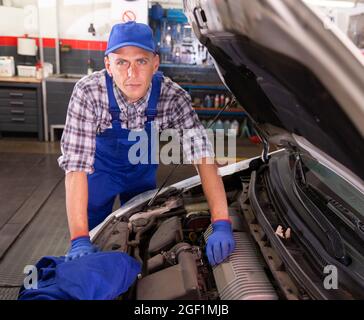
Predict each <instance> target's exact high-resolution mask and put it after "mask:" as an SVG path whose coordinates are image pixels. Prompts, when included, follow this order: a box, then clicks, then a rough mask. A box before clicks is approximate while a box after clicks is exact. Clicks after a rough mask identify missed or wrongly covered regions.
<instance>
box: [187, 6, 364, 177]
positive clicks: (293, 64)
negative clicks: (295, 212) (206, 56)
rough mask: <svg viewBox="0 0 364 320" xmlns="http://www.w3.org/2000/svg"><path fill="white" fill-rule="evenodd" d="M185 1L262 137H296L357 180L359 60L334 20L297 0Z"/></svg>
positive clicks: (362, 77) (362, 80)
mask: <svg viewBox="0 0 364 320" xmlns="http://www.w3.org/2000/svg"><path fill="white" fill-rule="evenodd" d="M184 5H185V11H186V13H187V15H188V16H189V19H190V22H191V24H192V27H193V29H194V32H195V34H196V35H197V37H198V38H199V40H200V41H201V42H202V43H203V44H204V45H205V46H206V47H207V48H208V51H209V53H210V54H211V56H212V57H213V58H214V60H215V65H216V68H217V70H218V72H219V74H220V76H221V78H222V80H223V81H224V83H225V85H226V86H227V87H228V88H229V90H230V91H231V92H232V93H233V94H234V96H235V97H236V99H237V100H238V101H239V103H240V104H241V105H242V106H243V107H244V108H245V110H246V111H247V113H248V114H249V116H250V117H251V118H252V120H253V121H254V122H255V123H256V125H257V126H258V127H259V128H260V129H261V130H262V132H263V133H264V134H265V135H266V136H267V137H268V138H272V136H273V135H275V134H277V133H287V132H288V133H289V134H294V135H296V136H302V137H304V138H305V139H306V140H308V141H309V142H310V143H311V144H312V145H314V146H315V147H317V148H318V149H320V150H322V151H323V152H324V153H326V154H327V155H329V156H331V157H332V158H333V159H335V160H336V161H338V162H339V163H341V164H342V165H344V166H345V167H346V168H347V169H349V170H350V171H351V172H352V173H353V174H354V175H356V176H357V177H359V178H360V179H361V180H362V181H363V180H364V166H363V165H362V163H361V162H362V155H363V154H364V143H363V142H364V141H363V140H364V139H363V136H364V125H363V123H364V106H363V105H364V59H363V57H362V56H361V55H360V52H359V50H358V49H357V48H356V47H355V46H354V45H353V44H352V43H351V42H350V41H349V40H348V39H346V38H345V37H344V36H343V35H342V34H341V33H340V31H338V30H337V29H336V28H335V26H333V25H325V24H324V22H323V21H322V20H321V19H320V18H319V17H318V16H317V15H316V14H315V13H314V12H313V11H311V10H310V9H309V8H308V7H307V6H306V5H305V4H304V3H302V2H301V1H297V0H281V1H276V0H261V1H251V0H226V1H217V0H212V1H208V0H205V1H203V0H201V1H196V0H191V1H189V0H185V3H184ZM268 128H269V129H268ZM272 128H273V129H274V130H270V129H272ZM283 136H285V137H286V136H287V135H283ZM292 140H294V139H292ZM275 141H276V142H277V139H276V138H275Z"/></svg>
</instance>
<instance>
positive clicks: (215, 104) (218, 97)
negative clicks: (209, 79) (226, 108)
mask: <svg viewBox="0 0 364 320" xmlns="http://www.w3.org/2000/svg"><path fill="white" fill-rule="evenodd" d="M214 107H215V108H216V109H217V108H219V107H220V96H219V95H218V94H216V95H215V103H214Z"/></svg>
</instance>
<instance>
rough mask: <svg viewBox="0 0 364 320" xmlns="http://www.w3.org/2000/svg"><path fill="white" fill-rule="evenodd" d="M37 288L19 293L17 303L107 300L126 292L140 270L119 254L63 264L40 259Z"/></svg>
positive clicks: (61, 259)
mask: <svg viewBox="0 0 364 320" xmlns="http://www.w3.org/2000/svg"><path fill="white" fill-rule="evenodd" d="M36 268H37V270H38V288H37V289H25V288H24V286H23V287H22V288H21V289H20V291H19V296H18V299H19V300H109V299H115V298H117V297H118V296H119V295H120V294H122V293H124V292H126V291H127V290H128V288H129V287H130V286H131V285H132V284H133V282H134V281H135V279H136V277H137V275H138V273H140V271H141V266H140V263H139V262H138V261H136V260H135V259H134V258H132V257H130V256H129V255H127V254H125V253H121V252H97V253H94V254H90V255H86V256H83V257H81V258H79V259H75V260H72V261H68V262H65V257H51V256H50V257H43V258H42V259H41V260H39V262H38V263H37V264H36Z"/></svg>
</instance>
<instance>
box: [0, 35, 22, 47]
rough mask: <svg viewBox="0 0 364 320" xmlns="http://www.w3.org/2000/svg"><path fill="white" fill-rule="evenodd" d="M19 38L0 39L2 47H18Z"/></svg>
mask: <svg viewBox="0 0 364 320" xmlns="http://www.w3.org/2000/svg"><path fill="white" fill-rule="evenodd" d="M17 39H18V37H0V46H4V47H5V46H7V47H12V46H16V45H17Z"/></svg>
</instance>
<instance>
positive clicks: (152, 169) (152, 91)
mask: <svg viewBox="0 0 364 320" xmlns="http://www.w3.org/2000/svg"><path fill="white" fill-rule="evenodd" d="M104 61H105V67H106V70H105V69H104V70H102V71H98V72H94V73H93V74H92V75H89V76H87V77H84V78H82V79H81V80H80V81H78V83H77V84H76V85H75V88H74V91H73V94H72V97H71V100H70V104H69V107H68V113H67V120H66V125H65V129H64V132H63V135H62V140H61V149H62V156H61V157H60V158H59V159H58V162H59V165H60V167H61V168H63V169H64V170H65V171H66V181H65V185H66V208H67V217H68V225H69V229H70V234H71V246H70V249H69V251H68V253H67V255H66V260H67V261H69V260H73V259H76V258H79V257H81V256H83V255H87V254H92V253H93V252H95V251H96V250H97V249H96V247H95V246H94V245H93V244H92V243H91V241H90V237H89V230H92V229H93V228H94V227H96V226H97V225H98V224H100V223H101V222H102V221H103V220H104V219H105V218H106V217H107V216H108V215H109V214H110V213H111V212H112V207H113V203H114V200H115V197H116V196H120V202H121V203H125V202H126V201H127V200H129V199H131V198H132V197H133V196H135V195H137V194H139V193H141V192H144V191H146V190H150V189H154V188H155V187H156V170H157V165H156V164H153V163H150V162H148V164H145V163H140V164H132V163H131V162H130V161H129V158H128V154H129V151H130V148H132V146H133V145H134V144H135V143H136V141H135V139H130V138H129V134H130V132H131V129H130V128H133V124H134V125H135V122H137V121H138V120H137V119H143V121H144V119H145V122H144V123H142V126H144V130H145V132H146V133H147V136H148V141H149V142H148V143H149V145H148V146H149V147H148V148H147V150H148V154H147V156H148V159H149V160H151V155H152V153H153V150H151V149H152V148H151V146H150V141H151V130H152V129H151V128H152V123H153V121H155V119H156V117H157V116H160V119H161V120H160V122H163V121H167V122H168V121H170V122H171V123H170V124H169V125H168V126H167V127H173V125H175V126H179V128H180V127H181V126H182V127H183V126H187V127H190V126H192V127H198V128H203V127H202V125H201V123H200V122H199V120H198V117H197V115H196V114H195V112H194V111H193V109H192V106H191V102H190V98H189V97H188V99H189V100H188V99H187V100H186V97H184V96H186V95H188V94H187V93H186V92H185V91H184V90H183V89H181V88H180V87H179V86H178V85H177V84H175V83H174V82H173V81H172V80H170V79H169V78H167V77H164V76H163V75H162V74H161V73H160V72H158V67H159V56H158V54H157V53H156V48H155V44H154V40H153V34H152V30H151V28H150V27H149V26H148V25H146V24H142V23H136V22H128V23H122V24H117V25H115V26H113V28H112V31H111V33H110V37H109V40H108V44H107V49H106V51H105V58H104ZM179 99H185V100H186V101H187V102H188V103H180V105H176V106H175V109H173V108H172V107H173V104H176V103H177V104H178V101H179ZM118 101H119V103H118ZM123 103H124V105H126V106H127V107H126V111H125V108H124V109H123V108H121V105H122V104H123ZM143 104H144V105H145V107H144V109H143V108H142V107H141V106H143ZM157 106H158V109H157ZM140 110H143V114H141V113H142V112H140ZM170 110H175V111H173V112H172V114H170V113H171V111H170ZM129 112H130V115H129ZM138 112H139V113H138ZM182 113H183V115H181V114H182ZM165 119H167V120H165ZM168 119H172V120H168ZM178 119H180V120H178ZM110 120H111V121H110ZM173 121H174V122H173ZM177 121H180V122H177ZM123 122H124V126H123ZM125 122H126V124H125ZM191 122H192V123H194V125H191V124H190V123H191ZM177 123H178V124H177ZM199 160H200V161H199V164H196V167H197V170H198V172H199V175H200V177H201V181H202V187H203V190H204V193H205V196H206V198H207V202H208V204H209V208H210V212H211V216H212V217H211V220H212V227H213V233H212V235H211V236H210V237H209V239H208V243H207V246H206V254H207V257H208V259H209V262H210V264H212V265H216V264H218V263H221V262H222V261H223V260H224V259H225V258H227V257H228V256H229V255H230V254H231V253H232V251H233V250H234V248H235V242H234V239H233V234H232V227H231V222H230V220H229V216H228V207H227V200H226V194H225V190H224V185H223V183H222V179H221V177H220V176H219V175H218V171H217V166H216V165H215V164H214V163H213V161H212V164H211V162H208V161H207V160H208V158H207V157H206V158H203V159H199ZM210 160H211V158H210Z"/></svg>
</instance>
